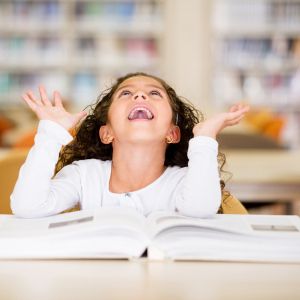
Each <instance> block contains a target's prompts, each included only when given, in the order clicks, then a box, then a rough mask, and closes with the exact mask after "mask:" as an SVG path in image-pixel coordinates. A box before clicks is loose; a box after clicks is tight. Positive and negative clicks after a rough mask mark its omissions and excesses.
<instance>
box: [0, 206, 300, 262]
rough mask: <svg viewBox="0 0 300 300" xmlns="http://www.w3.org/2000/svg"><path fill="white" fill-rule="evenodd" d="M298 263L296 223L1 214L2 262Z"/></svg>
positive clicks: (278, 218)
mask: <svg viewBox="0 0 300 300" xmlns="http://www.w3.org/2000/svg"><path fill="white" fill-rule="evenodd" d="M146 250H147V254H148V259H150V260H163V259H170V260H200V261H248V262H300V218H299V217H298V216H284V215H215V216H213V217H211V218H206V219H204V218H192V217H185V216H182V215H179V214H177V213H168V212H162V211H161V212H155V213H151V214H150V215H149V216H148V217H144V216H143V215H141V214H140V213H138V212H136V211H134V210H132V209H124V208H99V209H96V210H83V211H78V212H71V213H64V214H60V215H56V216H51V217H46V218H39V219H21V218H17V217H15V216H12V215H0V258H1V259H15V258H17V259H23V258H26V259H131V258H138V257H141V256H142V255H143V253H145V251H146Z"/></svg>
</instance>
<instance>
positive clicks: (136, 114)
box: [128, 106, 154, 121]
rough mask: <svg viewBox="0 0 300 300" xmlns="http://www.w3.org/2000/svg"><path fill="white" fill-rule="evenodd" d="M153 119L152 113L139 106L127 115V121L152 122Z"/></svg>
mask: <svg viewBox="0 0 300 300" xmlns="http://www.w3.org/2000/svg"><path fill="white" fill-rule="evenodd" d="M153 118H154V115H153V113H152V112H151V111H150V110H149V109H148V108H146V107H143V106H139V107H135V108H133V109H132V110H131V112H130V113H129V115H128V120H130V121H132V120H152V119H153Z"/></svg>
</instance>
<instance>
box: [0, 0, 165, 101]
mask: <svg viewBox="0 0 300 300" xmlns="http://www.w3.org/2000/svg"><path fill="white" fill-rule="evenodd" d="M1 5H2V7H1V11H0V70H1V71H0V103H1V105H9V104H11V105H13V104H14V103H15V102H16V101H18V100H16V98H17V99H20V95H21V93H22V92H23V91H24V90H26V89H28V88H31V89H36V87H37V85H38V84H39V83H41V82H43V83H44V84H45V85H46V87H47V88H48V89H49V90H51V89H54V88H55V89H58V90H60V91H61V92H62V94H64V95H65V96H66V97H67V98H69V99H70V100H73V101H74V103H76V104H80V98H81V96H80V95H84V94H86V95H88V98H90V100H93V99H91V98H92V97H94V96H95V95H96V94H97V93H99V90H100V89H101V87H102V86H105V85H107V84H108V83H111V82H112V79H113V78H115V77H116V76H119V75H121V73H125V72H134V71H146V72H154V73H155V72H156V73H159V72H160V64H159V62H160V60H161V47H162V38H163V34H164V32H163V30H164V29H163V28H164V25H163V23H164V20H163V16H164V14H163V1H161V0H157V1H156V0H154V1H153V0H134V1H130V0H124V1H123V0H115V1H110V0H109V1H108V0H101V1H98V0H97V1H96V0H84V1H82V0H81V1H78V0H70V1H69V0H56V1H53V0H51V1H44V0H22V1H13V2H12V1H9V0H4V1H3V3H2V4H1ZM120 70H121V71H120ZM82 104H84V105H85V104H86V101H85V100H84V101H83V102H82Z"/></svg>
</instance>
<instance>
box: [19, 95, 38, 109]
mask: <svg viewBox="0 0 300 300" xmlns="http://www.w3.org/2000/svg"><path fill="white" fill-rule="evenodd" d="M22 99H23V100H24V102H25V103H26V104H27V105H28V106H29V107H30V108H31V109H32V110H33V111H34V112H35V111H36V109H37V105H36V103H35V102H34V101H32V100H31V99H30V98H29V96H28V95H27V94H23V95H22Z"/></svg>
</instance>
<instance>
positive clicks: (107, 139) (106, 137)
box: [99, 125, 114, 145]
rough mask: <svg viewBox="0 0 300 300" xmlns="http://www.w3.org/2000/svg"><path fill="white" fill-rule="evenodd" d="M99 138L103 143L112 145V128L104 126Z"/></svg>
mask: <svg viewBox="0 0 300 300" xmlns="http://www.w3.org/2000/svg"><path fill="white" fill-rule="evenodd" d="M99 137H100V140H101V142H102V143H103V144H106V145H108V144H110V143H111V142H112V141H113V139H114V137H113V135H112V134H111V133H110V128H109V126H108V125H103V126H101V127H100V129H99Z"/></svg>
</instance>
